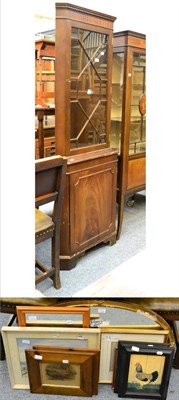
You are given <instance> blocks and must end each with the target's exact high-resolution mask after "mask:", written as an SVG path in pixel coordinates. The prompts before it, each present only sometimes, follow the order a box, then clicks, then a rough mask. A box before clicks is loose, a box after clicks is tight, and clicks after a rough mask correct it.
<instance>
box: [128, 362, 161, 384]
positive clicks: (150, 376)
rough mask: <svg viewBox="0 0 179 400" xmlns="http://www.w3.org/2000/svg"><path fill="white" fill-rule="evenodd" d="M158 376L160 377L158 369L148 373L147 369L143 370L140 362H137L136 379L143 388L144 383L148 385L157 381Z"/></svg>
mask: <svg viewBox="0 0 179 400" xmlns="http://www.w3.org/2000/svg"><path fill="white" fill-rule="evenodd" d="M157 378H158V371H153V372H151V373H146V372H145V371H143V369H142V365H141V364H140V363H139V362H137V363H136V364H135V375H134V379H135V381H137V382H138V383H139V385H140V386H141V388H143V386H144V385H148V384H149V383H151V382H155V381H156V380H157Z"/></svg>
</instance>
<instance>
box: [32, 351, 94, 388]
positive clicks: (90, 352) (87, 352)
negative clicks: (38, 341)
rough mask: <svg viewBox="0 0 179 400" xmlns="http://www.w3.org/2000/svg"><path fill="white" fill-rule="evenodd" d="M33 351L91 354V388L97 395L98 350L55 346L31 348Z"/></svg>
mask: <svg viewBox="0 0 179 400" xmlns="http://www.w3.org/2000/svg"><path fill="white" fill-rule="evenodd" d="M33 350H35V351H36V354H39V353H38V351H39V352H40V351H46V352H51V353H52V352H56V353H58V352H60V353H62V352H64V351H68V352H71V353H74V352H78V353H82V352H83V353H84V352H85V353H86V354H91V355H92V356H93V360H92V361H93V368H92V387H93V394H94V395H97V393H98V381H99V362H100V350H96V349H85V350H84V349H74V348H70V347H64V348H59V347H55V346H33Z"/></svg>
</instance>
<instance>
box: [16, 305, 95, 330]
mask: <svg viewBox="0 0 179 400" xmlns="http://www.w3.org/2000/svg"><path fill="white" fill-rule="evenodd" d="M16 312H17V318H18V324H19V326H64V325H65V326H69V325H70V326H75V325H76V326H78V325H79V326H81V327H83V328H89V326H90V307H58V306H56V307H50V306H49V307H42V306H40V307H39V306H16Z"/></svg>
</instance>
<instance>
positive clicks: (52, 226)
mask: <svg viewBox="0 0 179 400" xmlns="http://www.w3.org/2000/svg"><path fill="white" fill-rule="evenodd" d="M66 167H67V159H66V158H65V157H61V156H52V157H47V158H43V159H39V160H36V161H35V207H36V208H35V244H38V243H41V242H43V241H44V240H47V239H49V238H52V262H51V268H50V269H49V268H47V267H46V266H45V265H44V264H43V263H42V262H40V261H39V260H35V267H36V271H38V272H39V271H40V274H38V275H36V278H35V283H36V284H38V283H39V282H41V281H43V280H44V279H47V278H51V279H52V280H53V282H54V287H55V288H56V289H59V288H60V287H61V283H60V221H61V211H62V200H63V194H64V187H65V177H66ZM49 202H54V203H53V211H52V217H50V216H49V215H47V214H46V213H45V212H44V211H41V210H40V209H39V206H41V205H44V204H46V203H49Z"/></svg>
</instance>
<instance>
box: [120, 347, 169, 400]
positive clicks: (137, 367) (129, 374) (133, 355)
mask: <svg viewBox="0 0 179 400" xmlns="http://www.w3.org/2000/svg"><path fill="white" fill-rule="evenodd" d="M173 355H174V348H171V347H169V346H166V345H162V344H161V345H160V346H153V347H151V346H146V348H145V346H144V345H142V346H141V345H140V343H137V342H136V343H135V344H134V343H133V342H132V343H129V342H128V343H125V342H119V343H118V357H117V369H116V383H117V388H118V396H119V397H129V398H130V397H135V398H141V399H144V398H145V399H161V400H165V399H166V395H167V390H168V383H169V378H170V373H171V368H172V363H173Z"/></svg>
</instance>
